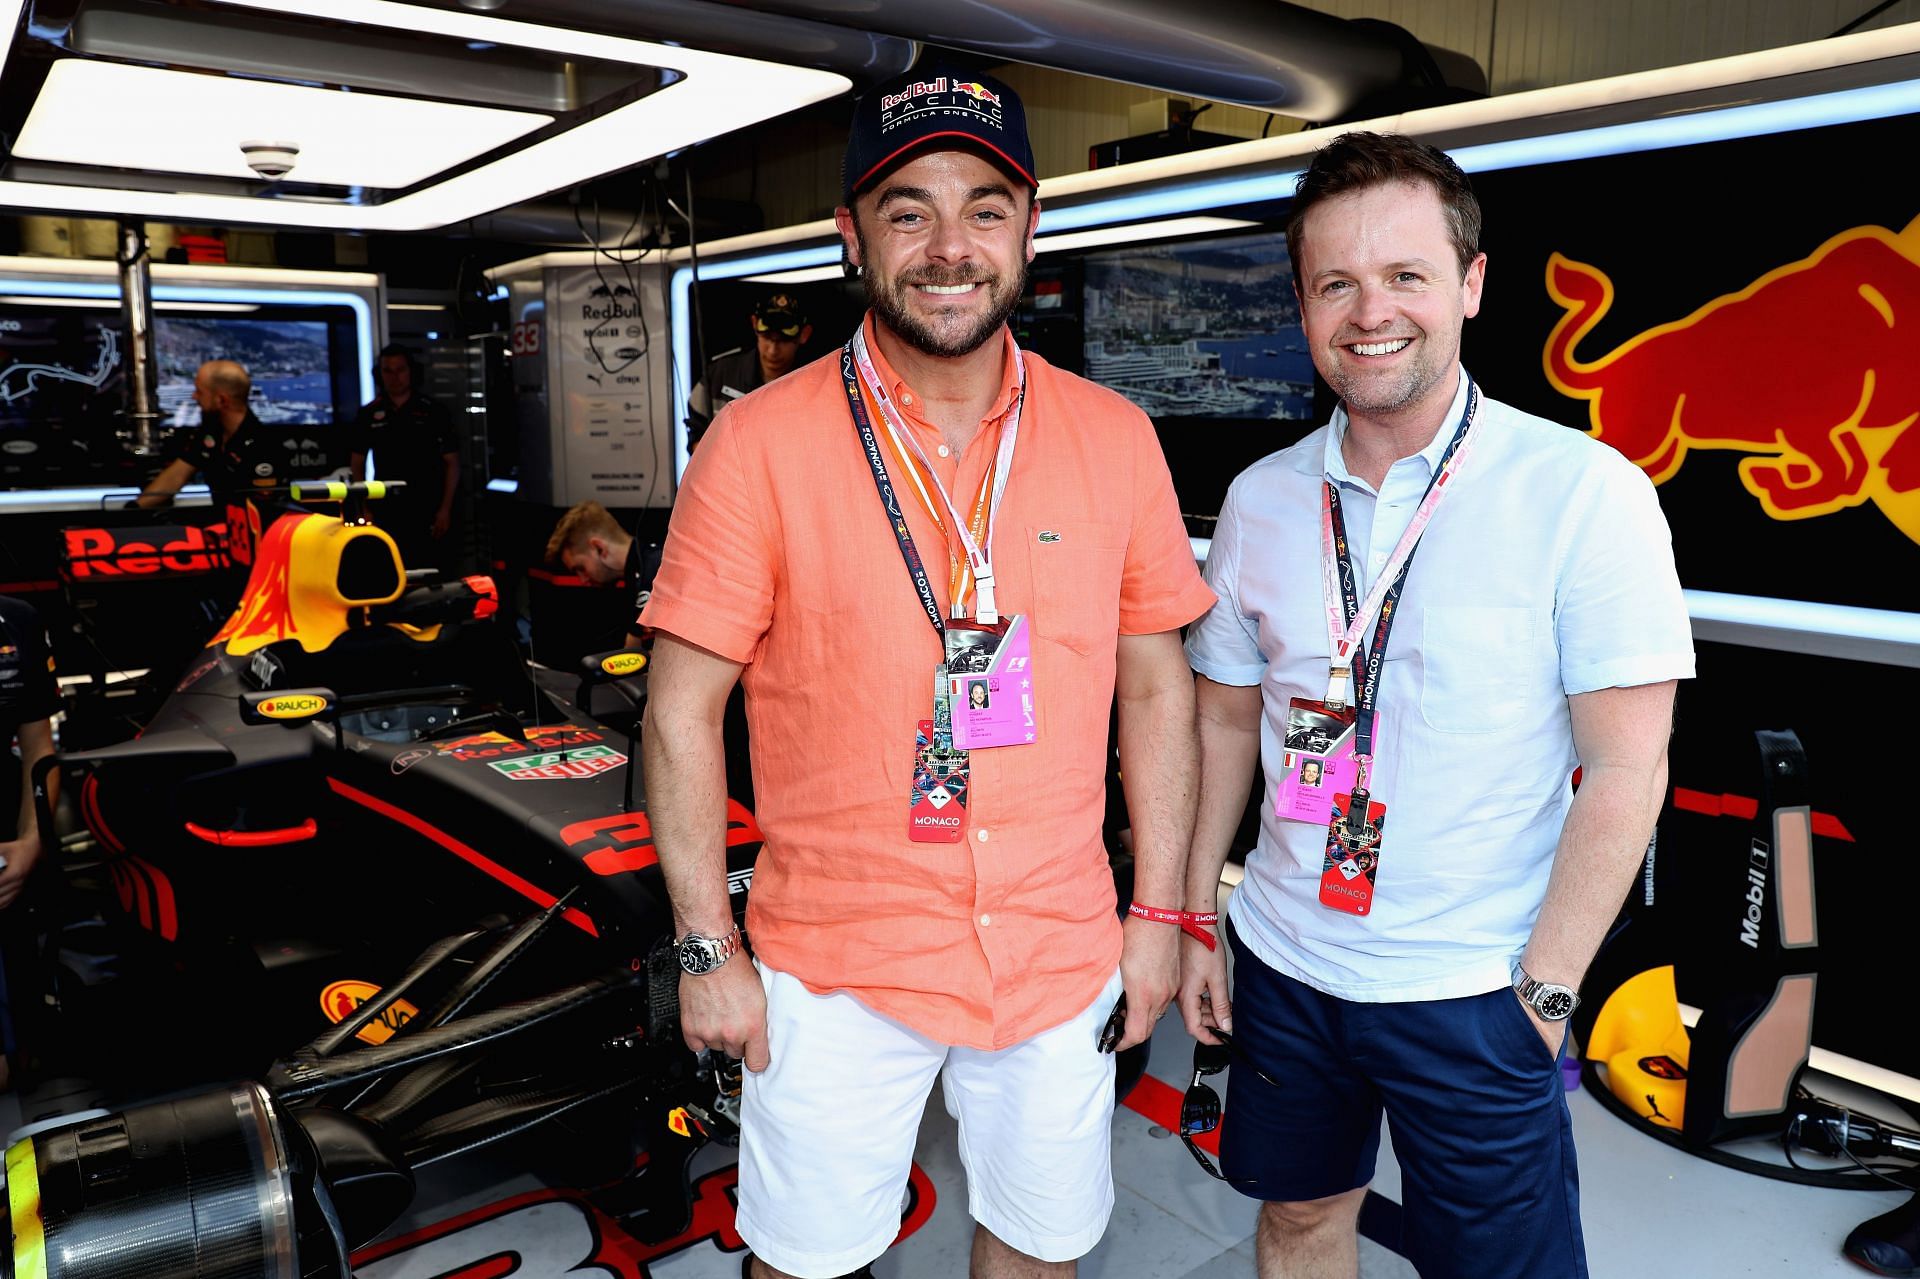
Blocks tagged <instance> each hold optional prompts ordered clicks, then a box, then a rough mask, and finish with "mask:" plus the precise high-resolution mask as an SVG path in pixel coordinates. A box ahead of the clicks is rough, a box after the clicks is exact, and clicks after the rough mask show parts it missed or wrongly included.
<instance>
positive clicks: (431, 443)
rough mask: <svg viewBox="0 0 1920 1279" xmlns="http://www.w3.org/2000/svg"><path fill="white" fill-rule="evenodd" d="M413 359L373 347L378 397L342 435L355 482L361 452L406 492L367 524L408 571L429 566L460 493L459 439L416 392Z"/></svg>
mask: <svg viewBox="0 0 1920 1279" xmlns="http://www.w3.org/2000/svg"><path fill="white" fill-rule="evenodd" d="M420 371H421V370H420V361H419V357H418V356H417V355H416V354H415V353H414V351H413V349H412V348H411V347H405V346H399V345H397V344H396V345H388V346H384V347H382V348H381V349H380V362H379V365H378V372H379V374H380V395H379V397H378V398H376V399H375V400H374V401H373V403H371V404H369V405H367V406H365V407H364V408H362V409H361V410H360V415H359V416H358V417H356V418H354V420H353V425H352V426H351V427H349V428H348V429H347V463H348V465H349V466H350V467H351V468H352V470H353V478H354V480H355V482H358V481H360V480H364V479H366V478H367V454H368V453H372V454H374V456H375V470H376V472H377V474H378V475H379V478H381V479H383V480H399V481H401V482H403V483H404V484H406V488H404V489H401V490H400V491H399V492H397V493H392V494H389V495H388V496H386V497H384V498H382V499H381V500H380V501H378V502H375V503H373V508H372V509H373V518H374V521H375V522H376V523H377V524H379V525H380V527H381V528H383V529H385V530H386V531H387V532H388V533H390V534H392V535H393V540H394V542H395V543H396V544H397V545H398V546H399V547H400V559H401V561H402V562H403V563H405V564H406V566H407V567H408V568H426V567H430V566H431V564H432V561H433V559H434V558H435V557H434V554H433V544H434V543H435V542H437V541H439V540H440V539H441V538H443V537H445V536H446V535H447V530H448V529H449V528H451V527H452V526H453V495H454V492H455V491H456V490H457V489H458V488H459V487H460V441H459V438H458V437H457V436H456V435H455V434H454V430H453V415H452V414H450V413H448V412H447V410H446V407H445V406H444V405H442V404H441V403H440V402H439V401H438V400H436V399H434V398H433V397H432V396H430V395H427V394H426V393H424V392H422V391H420V390H418V389H417V386H416V384H417V383H418V382H419V380H420Z"/></svg>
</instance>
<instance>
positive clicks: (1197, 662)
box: [1187, 648, 1267, 688]
mask: <svg viewBox="0 0 1920 1279" xmlns="http://www.w3.org/2000/svg"><path fill="white" fill-rule="evenodd" d="M1187 665H1188V666H1191V667H1193V670H1194V674H1196V675H1204V676H1206V677H1207V678H1208V679H1210V680H1212V681H1213V682H1214V683H1216V684H1225V685H1227V686H1228V687H1230V688H1252V687H1253V686H1254V685H1256V684H1258V683H1260V682H1261V681H1262V680H1264V679H1265V678H1266V677H1267V668H1266V666H1265V665H1264V664H1262V665H1259V666H1234V665H1230V664H1229V663H1226V662H1215V661H1211V660H1209V659H1207V658H1205V657H1202V656H1201V655H1200V654H1198V653H1195V652H1194V651H1193V650H1192V649H1191V648H1189V649H1188V650H1187Z"/></svg>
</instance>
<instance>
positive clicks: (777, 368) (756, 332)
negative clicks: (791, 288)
mask: <svg viewBox="0 0 1920 1279" xmlns="http://www.w3.org/2000/svg"><path fill="white" fill-rule="evenodd" d="M747 321H748V324H749V326H750V327H751V328H752V329H753V345H752V346H742V347H736V348H735V349H733V350H731V351H726V352H723V353H722V354H720V355H716V356H714V357H713V359H712V360H711V361H709V362H708V364H707V376H706V378H705V380H704V381H702V382H700V383H699V384H698V385H697V386H695V387H694V388H693V392H692V395H691V397H690V399H691V402H692V405H693V408H694V410H695V412H697V413H699V414H700V415H701V416H702V417H703V418H706V419H711V418H712V416H713V414H714V412H715V410H716V406H717V407H725V406H726V405H727V404H728V403H729V402H731V401H733V400H737V399H739V398H740V397H741V396H743V395H748V394H751V393H752V392H754V391H757V390H759V389H760V388H761V387H763V386H765V385H766V384H767V383H769V382H771V381H773V380H775V379H776V378H782V377H785V376H786V375H787V374H789V373H791V372H793V370H794V368H795V366H796V365H797V364H798V363H799V358H800V348H801V347H803V346H805V345H806V344H807V342H808V341H809V340H811V339H812V337H813V325H811V324H809V323H808V322H807V313H806V312H805V311H804V310H802V309H801V307H800V303H799V302H798V301H796V300H795V299H794V296H793V295H792V294H791V293H770V294H768V295H767V296H766V297H763V298H761V299H760V300H759V301H758V302H755V303H754V304H753V311H752V313H751V314H750V315H749V316H748V317H747ZM698 442H699V440H698V438H697V437H696V438H695V439H694V440H693V441H692V443H696V444H697V443H698Z"/></svg>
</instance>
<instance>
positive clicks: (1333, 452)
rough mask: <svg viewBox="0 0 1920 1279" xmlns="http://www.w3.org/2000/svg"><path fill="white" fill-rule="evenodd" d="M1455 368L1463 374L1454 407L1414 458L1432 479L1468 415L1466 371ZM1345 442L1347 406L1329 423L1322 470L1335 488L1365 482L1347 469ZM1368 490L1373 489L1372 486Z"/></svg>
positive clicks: (1454, 392)
mask: <svg viewBox="0 0 1920 1279" xmlns="http://www.w3.org/2000/svg"><path fill="white" fill-rule="evenodd" d="M1454 367H1455V368H1457V369H1459V371H1460V381H1459V384H1458V385H1457V386H1455V387H1454V389H1453V403H1452V404H1450V405H1448V406H1447V415H1446V416H1445V417H1444V418H1442V419H1441V421H1440V428H1439V429H1438V430H1436V431H1435V432H1434V433H1433V438H1432V439H1431V440H1428V441H1427V446H1426V447H1425V448H1423V449H1421V450H1420V451H1419V452H1418V453H1415V454H1414V455H1413V456H1414V457H1417V458H1419V459H1420V460H1421V461H1422V462H1423V463H1425V464H1426V468H1427V474H1428V475H1430V476H1431V475H1434V474H1436V473H1438V471H1439V470H1440V459H1441V458H1442V457H1444V456H1445V455H1446V452H1447V445H1449V444H1451V443H1453V431H1454V428H1455V427H1457V426H1458V425H1459V424H1460V416H1461V414H1463V413H1465V412H1466V411H1467V371H1466V369H1465V368H1463V367H1461V366H1459V365H1455V366H1454ZM1346 438H1347V406H1346V405H1345V404H1341V405H1340V406H1339V407H1338V408H1336V409H1335V410H1334V411H1333V419H1332V421H1330V422H1328V423H1327V444H1326V451H1325V454H1324V456H1323V458H1322V461H1321V467H1322V469H1323V470H1324V471H1325V473H1326V476H1327V478H1328V479H1330V480H1332V481H1333V482H1334V483H1335V484H1360V483H1362V481H1360V480H1359V479H1357V478H1356V477H1355V476H1354V474H1353V472H1351V471H1349V470H1348V469H1347V459H1346V458H1345V456H1344V455H1343V454H1342V453H1341V448H1340V446H1341V445H1342V444H1343V443H1344V442H1345V441H1346ZM1406 460H1407V459H1406V458H1401V459H1400V461H1402V462H1404V461H1406ZM1394 465H1396V466H1398V465H1399V463H1398V462H1396V463H1395V464H1394ZM1367 487H1368V488H1369V489H1371V487H1372V486H1371V485H1368V486H1367Z"/></svg>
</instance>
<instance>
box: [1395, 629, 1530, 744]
mask: <svg viewBox="0 0 1920 1279" xmlns="http://www.w3.org/2000/svg"><path fill="white" fill-rule="evenodd" d="M1538 620H1539V610H1538V609H1532V608H1489V607H1483V606H1479V605H1458V606H1451V607H1449V606H1445V605H1431V604H1430V605H1428V606H1427V609H1426V615H1425V617H1423V618H1422V619H1421V633H1420V662H1421V667H1422V669H1423V673H1424V682H1423V683H1422V684H1421V687H1420V716H1421V718H1422V719H1424V720H1425V721H1426V723H1427V727H1428V728H1431V729H1433V730H1434V731H1436V732H1441V733H1455V734H1460V735H1463V736H1464V735H1471V734H1475V733H1493V732H1498V731H1500V730H1502V729H1508V728H1512V727H1513V726H1514V725H1515V724H1516V723H1518V722H1519V720H1520V717H1521V714H1522V712H1523V711H1524V710H1525V709H1526V690H1527V689H1528V688H1529V687H1531V686H1532V682H1533V681H1532V671H1531V663H1532V660H1533V642H1534V633H1535V630H1536V629H1537V625H1538Z"/></svg>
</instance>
